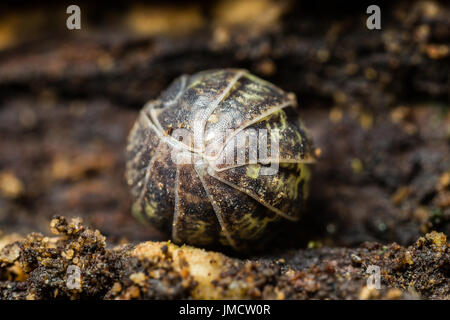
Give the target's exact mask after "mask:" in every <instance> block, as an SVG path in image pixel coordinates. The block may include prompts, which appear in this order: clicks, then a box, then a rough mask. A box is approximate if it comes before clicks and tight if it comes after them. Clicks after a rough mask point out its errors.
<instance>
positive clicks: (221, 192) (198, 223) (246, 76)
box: [126, 69, 315, 251]
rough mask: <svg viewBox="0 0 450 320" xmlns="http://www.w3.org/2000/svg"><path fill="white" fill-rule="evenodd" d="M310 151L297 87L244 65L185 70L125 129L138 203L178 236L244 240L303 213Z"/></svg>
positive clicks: (236, 243) (200, 242) (145, 216)
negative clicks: (260, 75) (286, 89)
mask: <svg viewBox="0 0 450 320" xmlns="http://www.w3.org/2000/svg"><path fill="white" fill-rule="evenodd" d="M314 161H315V159H314V156H313V146H312V142H311V140H310V139H309V137H308V135H307V131H306V129H305V127H304V126H303V124H302V121H301V120H300V118H299V116H298V107H297V102H296V98H295V95H294V94H292V93H286V92H284V91H283V90H281V89H280V88H278V87H276V86H274V85H273V84H271V83H269V82H267V81H264V80H262V79H260V78H258V77H256V76H254V75H252V74H250V73H249V72H248V71H246V70H241V69H218V70H207V71H202V72H199V73H196V74H194V75H182V76H180V77H179V78H177V79H176V80H175V81H174V82H173V83H172V84H171V85H170V86H169V87H168V88H167V89H166V90H165V91H164V92H163V93H162V94H161V95H160V97H159V98H158V99H156V100H153V101H150V102H148V103H147V104H146V105H145V106H144V108H143V109H142V110H141V112H140V114H139V117H138V119H137V121H136V123H135V125H134V127H133V128H132V130H131V132H130V135H129V137H128V146H127V165H126V178H127V182H128V184H129V186H130V188H131V193H132V197H133V201H134V202H133V206H132V212H133V214H134V215H135V216H136V217H138V219H140V220H142V221H146V222H150V223H151V224H152V225H154V226H156V227H158V228H159V229H161V230H163V231H165V232H167V233H169V234H170V235H171V237H172V240H173V241H174V242H175V243H180V244H181V243H186V244H190V245H195V246H199V247H215V246H231V247H232V248H234V249H235V250H238V251H243V250H248V249H249V248H250V247H251V246H252V245H254V244H255V243H256V242H257V241H258V240H260V239H261V238H262V237H263V235H267V234H268V233H270V230H271V229H272V226H273V227H275V226H276V225H278V224H279V222H280V220H283V219H287V220H291V221H296V220H298V218H299V215H300V213H301V211H302V210H303V209H302V208H303V203H304V200H305V198H306V197H307V195H308V181H309V178H310V168H309V165H310V164H311V163H314ZM264 238H266V236H264ZM258 242H259V241H258Z"/></svg>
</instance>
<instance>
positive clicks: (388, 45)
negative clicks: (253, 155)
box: [0, 1, 450, 299]
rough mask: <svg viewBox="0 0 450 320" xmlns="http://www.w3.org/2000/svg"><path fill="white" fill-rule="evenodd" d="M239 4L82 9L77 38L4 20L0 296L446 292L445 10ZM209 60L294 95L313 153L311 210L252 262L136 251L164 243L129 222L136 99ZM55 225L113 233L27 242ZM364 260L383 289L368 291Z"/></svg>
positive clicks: (31, 18) (32, 16)
mask: <svg viewBox="0 0 450 320" xmlns="http://www.w3.org/2000/svg"><path fill="white" fill-rule="evenodd" d="M246 3H247V4H246V5H243V4H242V3H241V4H239V3H237V2H235V1H223V2H218V3H213V4H208V5H207V6H206V5H204V4H203V5H201V4H197V3H192V4H184V3H181V2H180V3H178V4H177V5H176V6H174V7H170V8H167V7H163V6H161V5H160V4H158V3H156V4H152V5H144V6H142V5H137V4H132V5H127V6H124V7H121V8H115V10H113V9H114V8H113V9H111V10H110V11H104V12H102V15H101V16H102V17H103V19H100V20H99V19H96V18H95V17H97V16H98V14H99V9H98V8H95V7H92V6H89V5H87V4H86V7H85V8H86V9H85V11H84V16H85V17H86V20H83V21H85V24H84V25H83V29H82V31H81V32H78V33H76V32H69V31H66V30H65V29H64V28H61V27H60V25H63V26H64V24H65V8H62V9H61V8H57V7H49V9H48V10H34V11H33V10H32V9H33V8H27V7H24V8H15V9H14V7H12V8H9V10H8V11H5V10H3V12H7V13H5V14H4V16H2V17H1V19H0V21H1V22H0V136H1V139H0V150H2V151H1V152H0V230H1V235H0V236H1V238H0V243H2V245H0V246H3V245H5V244H6V243H10V242H12V241H13V240H16V239H19V238H21V237H22V238H23V237H26V240H22V242H21V243H20V244H13V245H10V246H9V247H5V248H4V249H3V251H2V252H1V254H0V294H1V295H2V296H3V297H4V298H15V297H20V298H25V297H28V298H32V297H33V298H50V297H68V296H70V297H75V296H78V297H87V296H91V297H96V298H105V297H107V298H117V297H120V298H130V297H147V298H151V297H152V298H161V297H167V298H176V297H211V295H213V294H217V297H230V296H232V297H255V298H258V297H262V298H274V297H279V298H281V297H284V298H327V297H328V298H358V297H360V298H371V297H373V298H387V297H388V298H395V297H400V298H412V297H418V298H435V299H439V298H448V297H449V292H450V289H449V288H450V284H449V280H448V279H449V278H450V277H449V258H448V255H449V253H448V244H446V241H445V240H444V239H445V236H448V235H449V234H450V148H449V144H450V114H449V112H448V110H449V93H448V77H449V74H450V68H449V59H450V58H449V50H450V49H449V39H450V34H449V30H450V21H449V19H448V16H449V7H448V6H446V5H445V4H444V2H422V1H415V2H413V3H410V2H397V3H395V4H390V5H389V6H388V5H386V7H385V8H386V9H385V10H384V11H383V29H382V30H381V31H373V32H372V31H371V32H369V31H368V30H367V29H366V28H365V24H364V22H365V21H364V18H365V15H364V14H363V13H364V12H365V8H362V7H361V8H358V7H355V8H345V9H346V11H344V10H341V9H339V8H330V10H329V11H330V13H327V12H328V10H327V12H323V11H321V10H320V8H316V7H315V6H314V5H313V4H308V5H306V4H304V5H289V3H286V4H285V3H284V2H281V3H277V4H274V3H272V2H270V1H255V2H253V1H248V2H246ZM49 6H50V5H49ZM318 6H319V7H320V4H318ZM405 8H408V10H406V9H405ZM382 10H383V9H382ZM118 12H120V14H119V13H118ZM154 12H157V16H158V17H162V18H161V19H157V18H156V16H151V15H152V14H154ZM262 13H265V14H262ZM50 15H55V16H52V18H49V17H50ZM149 16H151V17H152V19H148V17H149ZM355 17H356V18H355ZM148 20H150V21H151V22H150V23H149V22H147V21H148ZM23 21H27V22H26V23H24V22H23ZM167 21H172V22H171V23H170V25H171V28H169V27H168V24H167ZM175 21H176V23H175ZM247 21H252V23H251V24H248V23H247ZM255 21H256V22H255ZM27 30H28V31H27ZM30 30H33V31H34V32H30ZM216 67H244V68H247V69H249V70H250V71H251V72H253V73H255V74H258V75H260V76H262V77H264V78H266V79H268V80H270V81H272V82H274V83H276V84H277V85H279V86H280V87H282V88H283V89H285V90H288V91H293V92H295V93H296V94H297V96H298V98H299V102H300V107H301V108H302V109H301V110H302V111H301V112H302V116H303V118H304V122H305V123H306V125H307V126H308V127H309V129H310V131H311V134H312V136H313V138H314V141H315V144H316V146H317V147H319V148H320V149H321V150H322V154H321V157H320V161H318V163H317V165H316V167H315V172H314V178H313V180H312V181H313V184H312V186H311V198H310V199H309V203H308V208H307V211H306V213H305V215H304V216H303V217H302V219H301V221H300V222H299V223H298V224H294V225H291V226H288V227H287V230H285V232H283V236H279V237H277V238H276V239H275V240H274V241H273V245H272V246H270V247H267V248H265V250H264V252H254V253H253V255H252V256H251V257H245V258H251V260H250V261H249V262H246V260H244V259H243V258H244V257H236V258H226V257H225V256H222V255H220V254H216V253H212V252H211V253H205V252H203V251H200V250H197V249H192V248H183V249H178V248H177V247H175V246H174V245H169V246H168V249H167V252H166V253H165V254H163V253H162V252H161V250H160V247H161V246H162V245H163V244H159V243H152V242H150V243H149V242H147V243H142V242H143V241H147V240H153V241H165V240H167V237H166V236H165V235H164V234H161V233H159V232H158V231H157V230H155V229H152V228H151V227H145V226H142V225H139V224H138V223H137V222H136V221H135V220H134V219H133V218H132V217H131V215H130V205H131V202H130V196H129V192H128V190H127V187H126V184H125V181H124V167H125V166H124V149H125V142H126V137H127V134H128V132H129V129H130V128H131V126H132V124H133V122H134V120H135V119H136V116H137V113H138V111H139V109H140V108H141V107H142V105H143V104H144V103H145V102H146V101H147V100H148V99H151V98H154V97H155V96H157V95H158V94H159V92H160V90H161V89H162V88H164V87H165V86H166V85H167V83H168V82H169V81H171V80H172V79H173V78H174V77H176V76H178V75H179V74H182V73H186V72H188V73H191V72H195V71H198V70H202V69H207V68H216ZM55 215H63V216H65V217H67V218H71V217H82V218H83V219H84V224H85V225H86V226H89V227H91V228H93V229H98V230H100V232H101V234H102V235H104V236H105V237H106V240H105V239H104V238H103V237H102V236H100V234H98V233H94V231H91V230H90V229H82V230H83V231H78V232H76V233H72V234H68V229H67V228H69V227H67V226H66V224H65V223H64V222H60V223H61V224H62V225H63V227H61V230H60V231H59V232H60V233H61V234H60V235H58V236H57V237H56V238H48V241H47V240H44V239H46V238H42V237H41V236H38V235H32V234H30V233H31V232H40V233H42V234H44V235H45V236H50V228H49V227H48V226H49V223H50V221H51V219H52V217H53V216H55ZM61 221H62V220H61ZM71 228H75V227H74V226H72V227H71ZM69 229H70V228H69ZM75 229H76V228H75ZM80 230H81V229H80ZM433 231H436V232H440V233H436V232H433ZM27 234H28V236H27ZM366 241H369V242H371V243H366ZM121 243H123V244H127V246H125V247H124V248H122V249H114V248H115V247H116V246H117V245H118V244H121ZM106 244H107V245H106ZM136 246H137V247H136ZM69 249H73V250H74V253H73V257H72V258H71V259H69V258H68V257H67V254H66V252H67V250H69ZM180 250H182V251H180ZM180 252H183V253H182V254H181V256H182V255H187V256H189V258H186V259H185V260H187V262H186V263H187V265H186V266H184V264H183V263H184V262H183V261H182V260H183V259H181V258H180V255H179V254H178V253H180ZM228 254H230V253H228ZM64 255H65V256H64ZM69 255H70V254H69ZM231 255H232V254H231ZM211 256H212V257H214V258H211ZM61 257H62V258H61ZM74 257H78V259H79V263H80V265H84V266H86V269H83V272H85V274H88V276H86V277H87V278H86V280H85V281H86V282H85V283H83V290H82V291H81V292H72V291H67V289H65V287H64V283H65V281H64V279H65V278H64V277H65V276H66V273H65V268H66V267H67V265H69V264H70V263H69V261H70V260H72V259H74ZM189 259H191V260H189ZM192 259H196V260H195V261H196V262H195V263H194V262H193V261H194V260H192ZM211 259H216V260H217V259H218V260H221V259H223V261H224V263H223V267H221V268H219V267H218V266H217V265H214V266H213V267H211V268H214V271H215V272H216V273H215V274H216V277H215V279H214V283H213V286H214V290H209V291H208V288H209V289H211V287H210V285H209V284H208V283H209V282H210V281H209V279H207V280H205V279H203V280H202V279H199V278H198V274H199V271H198V270H195V268H196V267H198V266H201V267H204V268H208V267H210V263H209V261H210V260H211ZM72 261H73V260H72ZM370 264H377V265H379V266H380V267H381V269H382V274H383V277H382V279H383V280H382V281H383V284H384V286H383V288H384V289H383V290H381V291H370V290H368V289H367V288H364V284H365V278H366V277H367V275H366V274H365V272H364V271H365V269H366V267H367V266H368V265H370ZM219 271H220V272H219ZM141 273H142V274H141ZM134 274H137V275H134ZM44 283H45V285H44ZM116 283H120V285H119V284H116ZM196 284H197V285H196ZM84 285H85V286H84ZM236 287H237V288H238V289H236V290H234V289H233V290H232V289H230V288H236ZM242 287H245V288H246V289H245V290H244V289H242ZM119 288H120V290H119ZM217 288H222V289H221V290H216V289H217ZM241 289H242V290H241ZM397 289H398V290H397ZM198 290H200V291H201V293H198V292H197V291H198ZM55 292H56V293H55Z"/></svg>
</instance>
